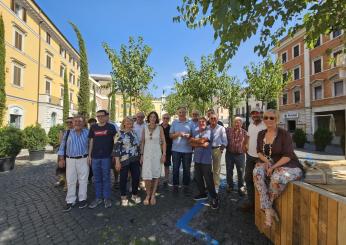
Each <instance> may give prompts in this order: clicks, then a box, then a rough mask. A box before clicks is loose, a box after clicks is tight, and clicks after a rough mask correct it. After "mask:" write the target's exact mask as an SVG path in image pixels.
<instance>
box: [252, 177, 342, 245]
mask: <svg viewBox="0 0 346 245" xmlns="http://www.w3.org/2000/svg"><path fill="white" fill-rule="evenodd" d="M255 200H256V201H255V223H256V226H257V228H258V229H259V231H260V232H262V233H264V234H265V235H266V236H267V237H268V238H269V239H270V240H271V241H272V242H273V243H274V244H277V245H285V244H293V245H296V244H297V245H298V244H311V245H313V244H321V245H322V244H325V245H334V244H338V245H345V244H346V197H343V196H340V195H337V194H333V193H331V192H329V191H327V190H324V189H321V188H318V187H315V186H312V185H310V184H307V183H304V182H298V181H297V182H291V183H289V184H288V186H287V187H286V190H285V191H284V192H283V193H282V195H281V196H280V197H279V198H278V199H277V200H276V201H275V203H274V206H275V209H276V211H277V212H278V214H279V217H280V223H276V222H274V221H273V225H272V227H270V228H267V227H266V226H265V224H264V220H265V214H264V212H263V211H262V210H261V209H260V202H259V195H258V193H257V191H256V197H255Z"/></svg>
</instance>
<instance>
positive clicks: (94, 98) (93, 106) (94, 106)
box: [91, 84, 97, 118]
mask: <svg viewBox="0 0 346 245" xmlns="http://www.w3.org/2000/svg"><path fill="white" fill-rule="evenodd" d="M96 103H97V102H96V86H95V84H94V86H93V100H92V101H91V117H93V118H95V116H96V106H97V104H96Z"/></svg>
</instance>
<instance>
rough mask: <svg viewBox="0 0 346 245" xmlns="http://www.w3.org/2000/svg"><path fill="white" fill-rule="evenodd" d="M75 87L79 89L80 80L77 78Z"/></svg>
mask: <svg viewBox="0 0 346 245" xmlns="http://www.w3.org/2000/svg"><path fill="white" fill-rule="evenodd" d="M77 86H78V88H79V87H80V79H79V77H78V79H77Z"/></svg>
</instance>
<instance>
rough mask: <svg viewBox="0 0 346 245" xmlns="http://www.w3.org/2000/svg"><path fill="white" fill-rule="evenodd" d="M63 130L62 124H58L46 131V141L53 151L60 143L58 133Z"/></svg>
mask: <svg viewBox="0 0 346 245" xmlns="http://www.w3.org/2000/svg"><path fill="white" fill-rule="evenodd" d="M63 131H64V125H61V124H58V125H56V126H53V127H51V128H50V129H49V132H48V143H49V144H50V145H51V146H53V151H54V152H56V150H57V149H58V148H59V145H60V135H61V132H63Z"/></svg>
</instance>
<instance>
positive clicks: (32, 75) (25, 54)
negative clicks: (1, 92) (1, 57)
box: [0, 0, 80, 130]
mask: <svg viewBox="0 0 346 245" xmlns="http://www.w3.org/2000/svg"><path fill="white" fill-rule="evenodd" d="M0 14H1V15H2V16H3V19H4V24H5V42H6V64H5V66H6V68H5V70H6V88H5V90H6V104H7V111H6V113H7V115H6V117H5V122H4V124H11V125H14V126H16V127H19V128H24V127H26V126H29V125H32V124H35V123H37V122H38V123H40V124H41V125H42V127H43V128H45V129H46V130H48V129H49V128H50V127H51V126H53V125H55V124H57V123H62V104H63V103H62V100H63V92H64V91H63V82H64V81H63V79H64V73H65V72H67V75H68V79H69V97H70V103H71V105H70V113H71V114H73V113H75V112H76V109H77V106H76V105H77V94H78V90H79V79H78V75H79V61H80V58H79V54H78V52H77V50H76V49H75V48H74V47H73V46H72V45H71V43H70V42H69V41H68V40H67V38H66V37H65V36H64V35H63V34H62V33H61V32H60V30H59V29H58V28H57V27H56V26H55V25H54V23H53V22H52V21H51V20H50V19H49V17H48V16H47V15H46V14H45V13H44V12H43V11H42V9H41V8H40V7H39V6H38V5H37V4H36V3H35V1H33V0H1V1H0Z"/></svg>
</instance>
